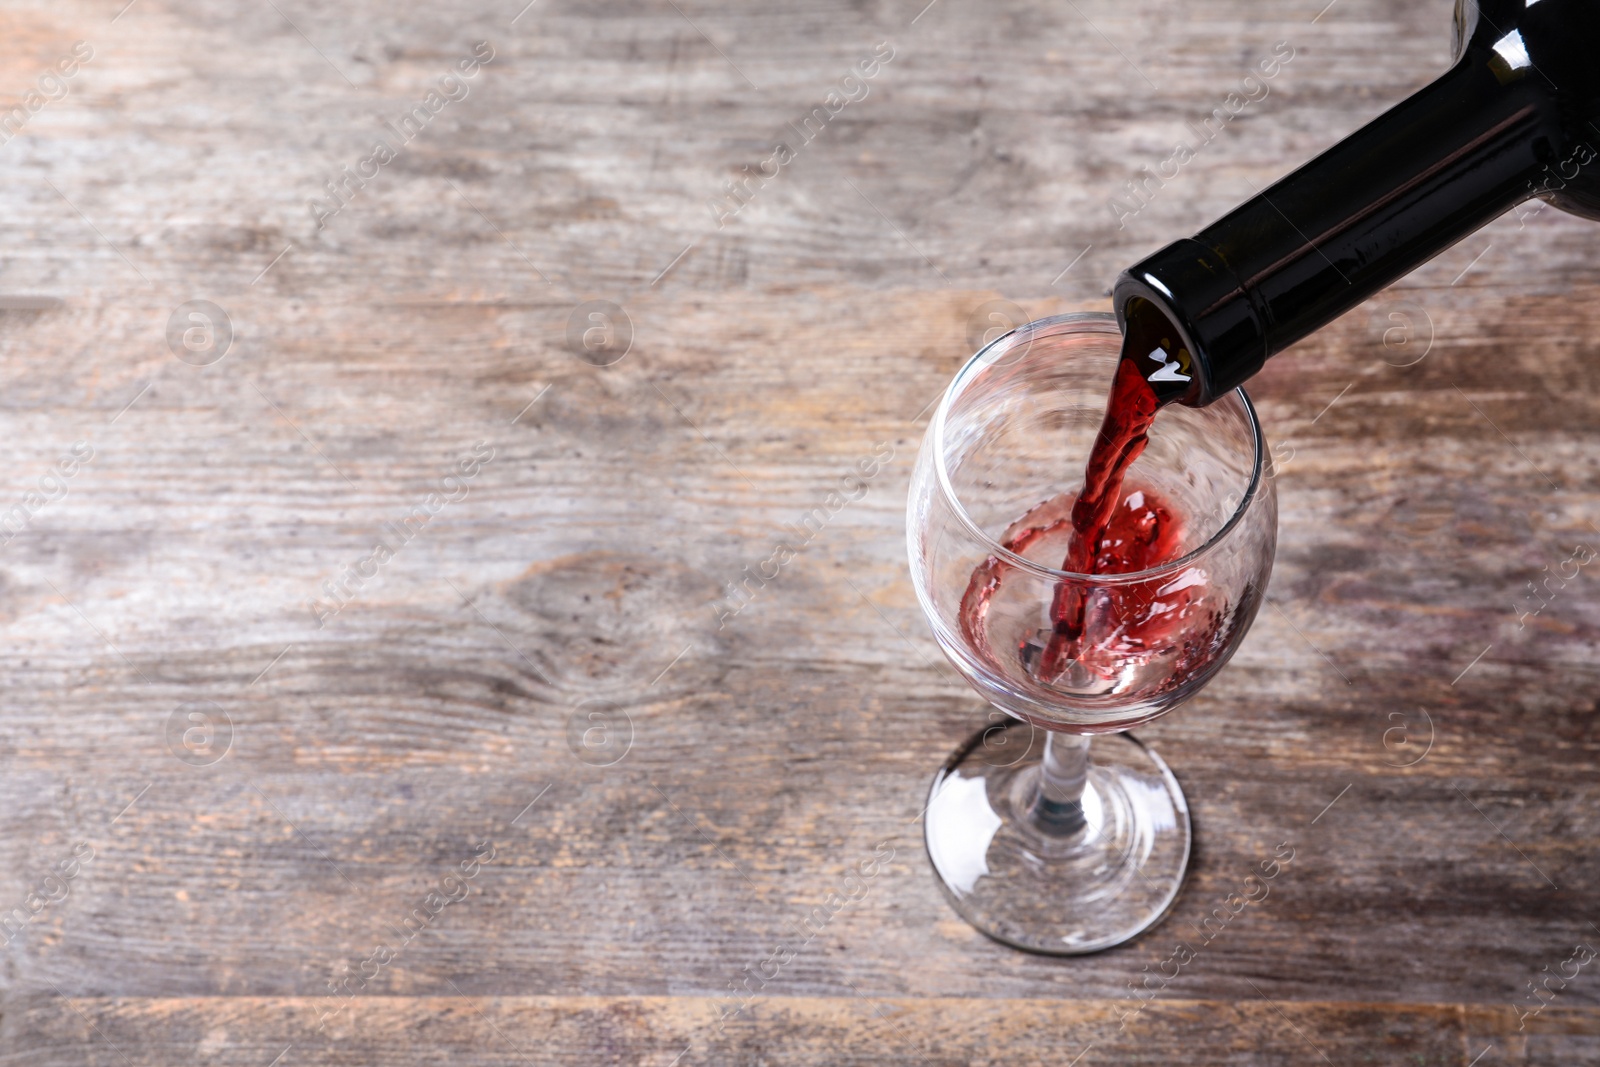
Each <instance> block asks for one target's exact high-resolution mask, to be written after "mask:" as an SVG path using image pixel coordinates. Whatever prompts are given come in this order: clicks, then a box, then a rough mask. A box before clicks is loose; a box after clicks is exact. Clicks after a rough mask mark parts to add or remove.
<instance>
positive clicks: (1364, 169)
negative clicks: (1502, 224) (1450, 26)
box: [1112, 0, 1600, 406]
mask: <svg viewBox="0 0 1600 1067" xmlns="http://www.w3.org/2000/svg"><path fill="white" fill-rule="evenodd" d="M1455 41H1456V47H1455V51H1456V62H1455V65H1454V66H1453V67H1451V69H1450V70H1449V72H1448V73H1446V74H1445V75H1444V76H1442V77H1441V78H1439V79H1438V80H1437V81H1435V82H1433V83H1432V84H1431V85H1429V86H1428V87H1427V88H1425V89H1423V90H1421V91H1420V92H1418V93H1416V94H1415V95H1414V96H1412V97H1411V98H1409V99H1407V100H1405V101H1403V102H1402V103H1400V104H1398V105H1396V106H1395V107H1394V108H1392V109H1391V110H1389V111H1388V112H1386V113H1385V114H1383V115H1381V116H1379V117H1378V118H1377V119H1375V120H1374V121H1373V122H1371V123H1369V124H1368V125H1367V126H1365V127H1363V128H1362V129H1360V130H1357V131H1356V132H1355V133H1353V134H1351V135H1350V136H1349V137H1347V138H1345V139H1344V140H1343V141H1341V142H1339V143H1338V144H1336V145H1334V146H1333V147H1332V148H1330V149H1328V151H1326V152H1324V153H1323V154H1322V155H1320V156H1318V157H1317V158H1316V159H1313V160H1312V161H1311V162H1309V163H1307V164H1306V165H1305V166H1303V167H1301V168H1300V169H1299V170H1297V171H1295V172H1294V173H1292V174H1290V175H1289V176H1288V177H1286V178H1284V179H1283V180H1281V181H1279V182H1278V183H1277V184H1276V185H1274V186H1272V187H1271V188H1269V189H1267V190H1266V191H1265V192H1263V193H1261V194H1260V195H1258V196H1256V197H1254V198H1253V199H1251V200H1248V201H1246V202H1245V203H1244V204H1242V205H1240V206H1239V207H1238V208H1236V209H1234V210H1233V211H1232V212H1230V213H1229V214H1228V215H1226V216H1224V217H1223V218H1221V219H1219V220H1218V221H1217V222H1215V223H1213V224H1212V225H1211V226H1209V227H1207V228H1206V229H1205V230H1202V231H1201V232H1200V233H1198V234H1196V235H1195V236H1194V237H1192V238H1189V239H1187V240H1183V241H1178V242H1176V243H1175V244H1171V245H1168V246H1167V247H1166V248H1163V249H1162V250H1161V251H1159V252H1157V253H1156V254H1155V255H1153V256H1150V257H1149V258H1148V259H1145V260H1144V261H1142V262H1140V263H1138V264H1135V265H1134V266H1132V267H1130V268H1128V269H1127V270H1126V271H1124V272H1123V273H1122V275H1121V276H1120V277H1119V278H1118V279H1117V284H1116V287H1115V289H1114V291H1113V295H1112V299H1113V302H1114V305H1115V307H1116V309H1117V315H1118V317H1119V318H1121V319H1122V321H1123V325H1124V329H1125V331H1126V332H1127V334H1128V344H1129V345H1133V344H1134V341H1135V338H1136V337H1138V338H1140V339H1141V340H1140V342H1139V343H1140V344H1143V343H1145V341H1144V340H1143V339H1145V338H1149V337H1161V336H1170V334H1171V332H1172V330H1171V327H1172V326H1176V327H1177V333H1178V337H1176V338H1172V339H1171V342H1172V343H1171V344H1170V346H1169V348H1168V350H1169V351H1172V350H1176V351H1175V352H1174V357H1175V358H1173V359H1171V360H1169V361H1165V362H1162V361H1158V360H1146V361H1143V363H1142V364H1141V370H1144V371H1145V372H1146V377H1147V379H1151V386H1152V388H1153V389H1155V390H1156V394H1157V396H1158V397H1159V398H1160V399H1161V400H1162V401H1163V402H1170V401H1179V402H1181V403H1185V404H1190V405H1194V406H1201V405H1204V404H1207V403H1210V402H1211V401H1212V400H1214V399H1216V398H1217V397H1219V396H1221V395H1223V394H1224V393H1226V392H1228V391H1229V390H1230V389H1232V388H1234V387H1235V386H1237V385H1239V384H1240V383H1241V382H1243V381H1244V380H1245V379H1247V378H1249V377H1250V376H1251V375H1252V374H1254V373H1255V372H1256V371H1258V370H1260V369H1261V365H1262V364H1263V363H1265V362H1266V360H1267V358H1268V357H1269V356H1272V355H1275V354H1276V353H1278V352H1281V351H1283V350H1284V349H1285V348H1287V347H1289V346H1290V345H1292V344H1294V343H1295V342H1296V341H1298V340H1300V339H1301V338H1302V337H1305V336H1306V335H1307V334H1309V333H1311V332H1312V331H1314V330H1317V329H1320V328H1321V327H1322V326H1325V325H1327V324H1328V323H1329V322H1331V321H1332V320H1333V319H1335V318H1337V317H1338V316H1339V315H1342V314H1343V313H1344V312H1346V311H1348V310H1350V309H1351V308H1352V307H1354V306H1355V305H1357V304H1359V303H1361V301H1363V300H1365V299H1366V298H1367V297H1369V296H1371V295H1373V294H1374V293H1376V292H1377V291H1378V290H1380V289H1382V288H1383V287H1384V286H1386V285H1388V284H1390V283H1391V282H1393V281H1395V280H1396V279H1397V278H1400V277H1402V276H1403V275H1405V274H1407V273H1409V272H1410V271H1412V270H1414V269H1416V268H1417V267H1418V266H1420V265H1422V264H1423V263H1425V262H1427V261H1428V260H1429V259H1432V258H1433V257H1434V256H1436V255H1438V254H1439V253H1440V252H1442V251H1444V250H1445V249H1446V248H1449V247H1450V246H1451V245H1453V244H1455V243H1456V242H1457V241H1459V240H1461V239H1462V238H1463V237H1465V236H1467V235H1468V234H1470V233H1472V232H1473V231H1474V230H1476V229H1478V228H1479V227H1480V226H1483V225H1484V224H1485V223H1487V222H1490V221H1491V220H1493V219H1494V218H1496V217H1497V216H1499V215H1500V214H1502V213H1503V212H1505V211H1507V210H1508V209H1510V208H1511V207H1513V206H1514V205H1516V204H1518V203H1521V202H1522V201H1524V200H1527V199H1529V198H1530V197H1542V198H1544V199H1545V200H1548V201H1549V202H1550V203H1552V204H1554V205H1555V206H1557V207H1560V208H1563V209H1565V210H1567V211H1570V212H1573V213H1575V214H1578V215H1583V216H1586V217H1588V218H1595V219H1600V162H1596V160H1597V159H1600V2H1597V0H1481V2H1474V0H1458V2H1457V5H1456V16H1455ZM1160 317H1164V318H1165V319H1166V320H1168V321H1165V322H1164V321H1159V319H1160ZM1168 322H1170V324H1171V325H1170V326H1169V325H1168ZM1127 354H1128V355H1129V356H1130V357H1131V358H1137V356H1138V355H1139V354H1140V353H1135V352H1132V351H1131V349H1130V350H1129V351H1128V353H1127ZM1146 364H1147V365H1146Z"/></svg>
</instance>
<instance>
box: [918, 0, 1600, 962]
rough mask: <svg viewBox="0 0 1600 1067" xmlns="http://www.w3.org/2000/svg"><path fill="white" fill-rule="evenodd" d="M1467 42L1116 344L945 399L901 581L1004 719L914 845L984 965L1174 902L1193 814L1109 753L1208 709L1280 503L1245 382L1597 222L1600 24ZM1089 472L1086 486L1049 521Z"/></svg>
mask: <svg viewBox="0 0 1600 1067" xmlns="http://www.w3.org/2000/svg"><path fill="white" fill-rule="evenodd" d="M1454 30H1455V57H1456V58H1455V63H1454V65H1453V66H1452V67H1451V68H1450V70H1449V71H1447V72H1446V73H1445V74H1444V75H1442V76H1441V77H1439V78H1438V79H1437V80H1435V81H1434V82H1433V83H1431V84H1430V85H1428V86H1427V87H1425V88H1423V89H1422V90H1421V91H1419V92H1417V93H1416V94H1415V95H1413V96H1412V97H1410V98H1409V99H1407V100H1404V101H1402V102H1401V103H1399V104H1398V105H1396V106H1395V107H1394V108H1392V109H1390V110H1389V111H1388V112H1386V113H1385V114H1383V115H1381V116H1379V117H1378V118H1377V119H1376V120H1374V121H1373V122H1371V123H1369V124H1368V125H1367V126H1365V127H1363V128H1362V129H1360V130H1358V131H1356V132H1355V133H1353V134H1351V135H1350V136H1348V137H1346V138H1345V139H1344V140H1342V141H1340V142H1339V143H1338V144H1336V145H1335V146H1334V147H1332V148H1330V149H1329V150H1327V151H1326V152H1324V153H1323V154H1322V155H1321V156H1318V157H1317V158H1316V159H1314V160H1312V161H1311V162H1309V163H1307V164H1305V165H1304V166H1302V167H1301V168H1300V169H1298V170H1296V171H1294V172H1293V173H1291V174H1289V175H1288V176H1287V177H1285V178H1283V179H1282V180H1280V181H1279V182H1277V183H1276V184H1274V185H1273V186H1271V187H1270V188H1268V189H1266V190H1265V191H1263V192H1261V193H1259V194H1257V195H1256V196H1255V197H1253V198H1251V199H1250V200H1248V201H1246V202H1245V203H1244V204H1242V205H1241V206H1239V207H1238V208H1236V209H1235V210H1234V211H1232V212H1230V213H1229V214H1227V215H1226V216H1224V217H1223V218H1221V219H1219V220H1218V221H1217V222H1215V223H1213V224H1212V225H1211V226H1209V227H1207V228H1206V229H1204V230H1202V231H1201V232H1200V233H1198V234H1196V235H1195V236H1194V237H1192V238H1187V239H1184V240H1180V241H1177V242H1174V243H1173V244H1170V245H1168V246H1166V247H1165V248H1163V249H1161V250H1160V251H1158V252H1156V253H1155V254H1154V255H1151V256H1149V257H1148V258H1146V259H1144V260H1142V261H1141V262H1139V263H1137V264H1135V265H1134V266H1132V267H1130V268H1128V269H1127V270H1126V271H1124V272H1123V273H1122V274H1121V275H1120V276H1119V278H1118V279H1117V282H1116V285H1115V287H1114V290H1113V293H1112V302H1113V306H1114V308H1115V310H1116V318H1115V320H1112V319H1111V317H1110V316H1095V315H1076V316H1070V315H1069V316H1062V317H1059V318H1056V319H1047V320H1041V321H1040V322H1037V323H1030V324H1028V325H1027V326H1024V327H1022V328H1020V329H1019V330H1017V331H1014V332H1013V333H1012V334H1009V335H1007V336H1006V337H1003V338H1000V339H999V340H997V341H996V342H994V343H993V344H992V345H990V346H988V347H987V348H985V349H984V350H983V351H982V352H980V353H979V354H978V355H977V356H976V357H974V359H973V361H972V362H971V363H969V364H968V366H967V367H966V368H965V369H963V371H962V372H961V374H960V375H958V376H957V378H956V380H955V382H953V383H952V385H951V386H950V389H949V391H948V392H947V393H946V396H945V398H944V400H943V402H942V403H941V405H940V407H939V410H938V412H937V413H936V415H935V418H934V421H933V424H932V425H931V426H930V429H929V432H928V436H927V438H926V439H925V440H924V443H923V449H922V453H921V455H920V456H919V459H918V465H917V472H916V473H915V474H914V476H913V484H912V494H911V500H910V509H909V516H908V531H907V537H908V546H909V549H910V554H911V563H912V576H913V581H914V585H915V586H916V588H917V592H918V597H919V600H920V602H921V604H922V607H923V609H924V612H925V613H926V614H927V616H928V618H929V621H930V623H931V624H932V626H933V629H934V632H935V636H936V637H937V638H938V639H939V641H940V644H941V646H942V647H943V649H944V651H945V653H946V655H947V656H948V657H949V658H950V659H951V661H952V662H953V663H954V664H955V665H956V667H957V668H958V669H959V670H960V671H961V672H962V674H963V675H964V676H965V677H966V679H967V680H968V682H969V683H971V684H972V685H973V686H974V688H976V689H977V690H978V691H979V692H980V693H981V694H982V695H984V696H985V697H986V698H987V699H988V700H989V701H990V702H991V703H992V704H994V705H995V706H996V707H997V708H999V709H1000V710H1001V711H1003V712H1005V713H1006V714H1007V716H1008V718H1007V719H1006V720H1005V723H1004V725H1001V726H991V727H989V728H988V729H986V730H984V731H982V732H980V733H979V734H977V735H975V736H974V738H973V739H971V740H970V741H969V742H968V743H967V744H966V745H965V746H963V748H962V749H961V750H959V751H958V752H957V753H955V755H953V756H952V757H951V758H950V760H949V761H948V762H947V763H946V765H945V766H944V768H942V769H941V770H940V772H939V774H938V775H937V776H936V777H935V780H934V784H933V788H932V791H931V793H930V796H929V802H928V809H927V812H926V819H925V836H926V839H927V844H928V851H929V856H930V859H931V860H932V862H933V865H934V868H935V871H936V873H937V875H938V877H939V880H940V883H941V885H942V886H943V887H944V889H945V891H946V893H947V895H948V896H949V898H950V900H951V902H952V904H953V905H954V906H955V908H956V910H957V911H958V912H960V913H961V915H962V916H963V917H964V918H966V919H967V920H968V921H969V922H970V923H972V924H973V925H974V926H975V927H977V928H978V929H979V930H981V931H983V932H984V933H986V934H989V935H990V936H991V937H994V938H996V939H998V940H1001V941H1003V942H1006V943H1008V944H1012V945H1015V946H1017V947H1021V948H1026V949H1030V950H1033V951H1038V952H1046V953H1054V954H1074V953H1082V952H1091V951H1096V950H1099V949H1103V948H1107V947H1110V946H1112V945H1115V944H1119V943H1121V942H1124V941H1126V940H1128V939H1130V938H1132V937H1134V936H1136V935H1137V934H1139V933H1140V932H1141V931H1143V930H1145V929H1148V928H1149V927H1150V926H1152V925H1154V924H1155V923H1157V922H1159V921H1160V920H1161V918H1162V917H1163V916H1164V915H1165V913H1166V911H1167V909H1168V908H1170V906H1171V904H1172V902H1173V900H1174V899H1175V898H1176V896H1177V892H1178V889H1179V888H1180V886H1181V884H1182V881H1183V876H1184V872H1185V869H1186V868H1187V864H1188V857H1189V843H1190V829H1189V818H1188V810H1187V804H1186V801H1185V800H1184V797H1183V794H1182V791H1181V789H1180V788H1179V787H1178V784H1177V781H1176V779H1175V778H1174V777H1173V776H1172V774H1171V772H1170V771H1169V770H1168V769H1167V767H1166V765H1165V764H1164V763H1163V762H1162V761H1161V760H1160V758H1159V757H1158V756H1156V755H1155V753H1153V752H1151V751H1150V750H1148V749H1146V748H1145V747H1144V746H1143V745H1142V744H1140V743H1139V742H1137V741H1135V740H1134V739H1133V738H1132V737H1131V736H1129V735H1127V734H1126V733H1124V732H1123V731H1126V730H1127V729H1129V728H1130V727H1132V726H1135V725H1138V724H1139V723H1142V722H1148V721H1149V720H1150V719H1153V718H1155V717H1156V716H1157V715H1161V714H1164V713H1165V712H1166V711H1169V710H1171V709H1172V708H1173V707H1175V706H1177V704H1179V703H1182V701H1183V700H1184V699H1186V698H1187V697H1188V696H1190V695H1192V694H1193V693H1194V692H1195V691H1197V690H1198V689H1199V688H1200V687H1201V686H1203V685H1204V684H1205V683H1206V682H1207V681H1209V679H1210V678H1211V677H1212V676H1213V675H1214V674H1215V673H1216V671H1217V670H1218V669H1220V667H1221V666H1222V664H1223V663H1225V662H1226V660H1227V659H1228V658H1229V657H1230V656H1231V655H1232V653H1233V651H1234V649H1235V648H1237V646H1238V643H1239V641H1240V640H1242V638H1243V635H1244V633H1245V631H1246V630H1247V629H1248V628H1249V625H1250V623H1251V622H1252V621H1253V619H1254V616H1255V612H1256V609H1257V608H1258V607H1259V604H1260V599H1261V596H1262V594H1263V591H1264V588H1265V584H1266V581H1267V578H1268V576H1269V575H1270V572H1271V557H1272V550H1273V548H1274V546H1275V544H1276V529H1277V511H1276V499H1275V497H1274V495H1273V487H1272V482H1271V479H1270V478H1267V477H1265V476H1264V471H1263V454H1264V448H1263V441H1262V436H1261V433H1260V427H1259V425H1258V424H1257V422H1256V419H1255V413H1254V410H1253V409H1252V408H1251V406H1250V403H1249V400H1248V398H1247V397H1246V396H1245V394H1244V391H1243V390H1242V389H1241V388H1240V386H1241V385H1242V383H1243V382H1245V381H1246V380H1247V379H1248V378H1250V377H1251V376H1252V375H1253V374H1255V373H1256V372H1257V371H1258V370H1260V369H1261V367H1262V365H1263V364H1264V363H1265V362H1266V361H1267V359H1269V358H1270V357H1272V356H1274V355H1276V354H1277V353H1279V352H1281V351H1283V350H1284V349H1286V348H1288V347H1289V346H1291V345H1292V344H1294V343H1295V342H1296V341H1298V340H1300V339H1301V338H1303V337H1305V336H1307V335H1308V334H1310V333H1312V332H1314V331H1315V330H1317V329H1320V328H1321V327H1322V326H1324V325H1326V324H1328V323H1329V322H1331V321H1332V320H1333V319H1335V318H1337V317H1338V316H1340V315H1342V314H1343V313H1344V312H1346V311H1348V310H1350V309H1351V308H1353V307H1355V306H1356V305H1358V304H1360V303H1361V302H1362V301H1363V300H1366V299H1367V298H1368V297H1370V296H1372V295H1373V294H1374V293H1376V292H1377V291H1378V290H1380V289H1382V288H1383V287H1384V286H1386V285H1388V284H1390V283H1391V282H1393V281H1395V280H1396V279H1398V278H1400V277H1402V276H1404V275H1405V274H1407V273H1409V272H1410V271H1412V270H1414V269H1415V268H1416V267H1418V266H1420V265H1421V264H1423V263H1425V262H1427V261H1428V260H1430V259H1432V258H1433V257H1434V256H1436V255H1437V254H1439V253H1440V252H1442V251H1443V250H1445V249H1446V248H1449V247H1450V246H1451V245H1453V244H1455V243H1456V242H1457V241H1459V240H1461V239H1462V238H1463V237H1465V236H1467V235H1468V234H1470V233H1472V232H1473V231H1475V230H1477V229H1478V228H1479V227H1481V226H1483V225H1484V224H1486V223H1488V222H1490V221H1491V220H1493V219H1494V218H1496V217H1498V216H1499V215H1501V214H1502V213H1504V212H1505V211H1507V210H1509V209H1510V208H1511V207H1513V206H1515V205H1516V204H1518V203H1521V202H1522V201H1524V200H1527V199H1529V198H1531V197H1535V196H1537V197H1541V198H1543V199H1545V200H1547V201H1549V202H1550V203H1552V204H1554V205H1555V206H1557V207H1560V208H1563V209H1565V210H1567V211H1570V212H1573V213H1575V214H1579V215H1583V216H1585V217H1589V218H1600V174H1597V173H1596V171H1597V170H1600V168H1597V167H1591V166H1590V164H1591V163H1593V162H1594V161H1595V160H1596V159H1597V158H1600V149H1597V147H1596V146H1600V125H1597V122H1600V64H1596V63H1595V62H1594V61H1593V57H1594V56H1595V55H1596V54H1600V4H1595V3H1592V2H1591V0H1526V2H1525V0H1484V2H1481V3H1473V2H1471V0H1459V2H1458V4H1457V8H1456V13H1455V21H1454ZM1113 353H1115V357H1114V358H1113ZM1107 379H1109V381H1110V384H1109V385H1107V384H1106V382H1107ZM1090 427H1092V428H1093V429H1092V433H1091V432H1090ZM1052 433H1054V434H1058V435H1061V436H1062V438H1063V440H1065V439H1072V441H1073V442H1074V443H1073V444H1072V445H1071V446H1067V445H1061V446H1060V447H1053V448H1052V447H1048V446H1047V445H1045V444H1044V443H1043V441H1044V439H1045V436H1046V435H1048V434H1052ZM1052 464H1054V465H1055V466H1054V467H1053V468H1052ZM1079 466H1081V467H1082V468H1083V470H1084V476H1083V480H1082V483H1081V488H1079V489H1077V490H1075V491H1072V492H1068V493H1063V492H1060V491H1059V490H1057V491H1056V493H1055V495H1053V496H1050V497H1048V498H1047V499H1045V500H1044V501H1043V502H1042V503H1040V502H1038V495H1039V491H1040V490H1041V489H1045V490H1048V488H1049V487H1050V486H1058V485H1059V484H1060V482H1061V478H1062V477H1063V475H1065V474H1067V472H1068V471H1070V470H1072V469H1074V468H1076V467H1079ZM1034 471H1037V474H1036V475H1033V476H1032V477H1030V474H1032V472H1034ZM1030 494H1031V498H1030ZM1008 509H1009V510H1008ZM1017 516H1021V517H1020V518H1018V517H1017ZM1091 740H1092V741H1093V743H1092V744H1091Z"/></svg>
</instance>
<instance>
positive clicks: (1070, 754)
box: [1029, 730, 1089, 837]
mask: <svg viewBox="0 0 1600 1067" xmlns="http://www.w3.org/2000/svg"><path fill="white" fill-rule="evenodd" d="M1088 778H1089V735H1088V734H1067V733H1060V732H1059V731H1056V730H1051V731H1050V732H1049V733H1048V734H1046V735H1045V742H1044V761H1043V762H1042V763H1041V764H1040V765H1039V791H1038V793H1037V794H1036V795H1035V796H1034V799H1033V807H1032V809H1031V811H1030V812H1029V814H1030V816H1031V817H1032V821H1033V824H1034V825H1035V826H1036V827H1037V828H1038V829H1039V831H1040V832H1041V833H1046V834H1049V835H1050V836H1052V837H1068V836H1071V835H1073V834H1076V833H1079V832H1080V831H1082V830H1083V828H1084V817H1083V787H1084V785H1085V783H1086V782H1087V781H1088Z"/></svg>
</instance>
